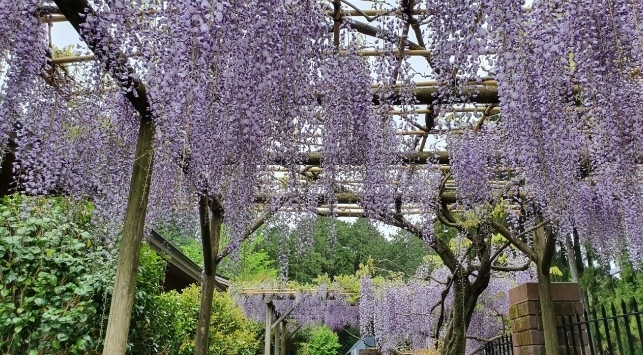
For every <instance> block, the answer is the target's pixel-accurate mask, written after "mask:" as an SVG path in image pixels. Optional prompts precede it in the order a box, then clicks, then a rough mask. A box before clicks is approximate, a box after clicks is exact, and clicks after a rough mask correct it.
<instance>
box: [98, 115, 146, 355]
mask: <svg viewBox="0 0 643 355" xmlns="http://www.w3.org/2000/svg"><path fill="white" fill-rule="evenodd" d="M153 141H154V123H153V122H152V119H151V117H148V116H144V117H142V118H141V123H140V126H139V129H138V139H137V141H136V152H135V154H134V168H133V169H132V179H131V180H130V188H129V196H128V197H127V208H126V209H125V219H124V221H123V237H122V240H121V243H120V246H119V248H118V265H117V267H116V279H115V280H114V291H113V292H112V302H111V305H110V308H109V318H108V320H107V331H106V333H105V343H104V345H103V355H123V354H125V350H126V348H127V336H128V334H129V326H130V320H131V318H132V306H133V305H134V291H135V288H136V272H137V270H138V261H139V256H140V253H141V242H142V241H143V228H144V226H145V214H146V213H147V201H148V197H149V195H150V180H151V176H152V164H153V162H154V151H153V149H152V143H153Z"/></svg>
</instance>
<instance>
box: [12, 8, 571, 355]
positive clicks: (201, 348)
mask: <svg viewBox="0 0 643 355" xmlns="http://www.w3.org/2000/svg"><path fill="white" fill-rule="evenodd" d="M54 3H55V5H56V7H53V8H49V9H43V11H42V13H41V14H40V19H41V20H42V21H43V22H47V23H54V22H62V21H67V22H69V23H70V24H71V25H72V26H73V27H74V28H75V29H76V31H78V33H79V34H80V35H81V36H83V33H84V32H83V31H81V27H82V26H84V25H86V22H85V21H86V18H87V16H86V15H88V14H92V13H94V10H93V9H92V7H91V5H90V4H89V2H88V1H87V0H54ZM330 5H332V6H327V9H326V11H327V14H328V16H329V17H332V18H333V19H334V20H335V21H334V29H333V32H334V41H335V44H336V45H338V44H339V36H340V31H341V29H340V25H341V23H342V21H344V20H345V19H347V18H350V19H351V25H352V28H353V29H355V30H356V31H358V32H360V33H361V34H363V35H365V36H371V37H376V36H379V35H380V34H382V31H384V30H382V29H379V28H377V27H374V26H372V25H370V24H369V23H370V22H371V21H373V19H374V18H375V17H382V16H395V17H398V18H400V19H402V21H404V25H403V26H404V27H403V33H402V35H401V36H398V35H396V34H393V38H394V42H395V44H396V45H397V49H396V50H395V51H393V52H392V54H393V55H395V56H396V57H397V58H398V59H402V58H406V57H419V58H423V59H424V60H425V61H426V63H427V65H428V66H429V68H433V70H435V68H434V66H433V63H432V54H431V51H430V50H428V49H427V48H426V45H425V43H424V41H423V40H422V35H421V32H422V29H421V20H422V18H423V16H426V11H425V10H412V9H414V8H415V7H416V6H415V1H414V0H404V1H402V5H401V6H400V7H399V8H394V9H387V10H382V9H358V8H355V7H354V6H352V5H351V4H350V3H348V2H347V1H343V0H332V1H331V2H330ZM364 21H366V22H364ZM410 31H413V32H414V33H415V36H416V42H417V43H415V42H413V41H411V40H410V39H409V33H410ZM389 37H390V36H389ZM83 39H84V40H85V43H86V44H87V46H88V48H89V49H90V50H91V51H93V52H97V51H98V48H97V47H98V45H99V43H100V41H101V40H104V38H103V39H100V38H89V37H83ZM101 50H102V49H101ZM110 50H112V51H113V52H112V53H110V55H109V56H106V57H100V58H97V57H95V56H94V55H84V56H76V57H63V58H53V59H52V60H51V64H52V65H54V66H58V65H81V64H82V63H86V62H89V61H95V60H97V59H100V60H104V61H105V62H104V63H102V64H104V65H105V66H106V67H107V68H110V73H109V74H110V75H111V76H112V77H113V78H114V79H115V80H114V81H115V82H116V85H117V86H116V89H118V90H120V89H129V90H122V92H123V94H124V95H125V96H126V98H127V100H128V101H129V102H130V104H131V105H132V107H133V108H134V109H135V110H136V111H137V112H138V114H139V115H140V126H139V131H138V139H137V145H136V153H135V159H134V161H135V164H134V168H133V171H132V178H131V189H130V191H129V198H128V205H127V209H126V213H125V219H124V230H123V237H122V242H121V250H122V252H121V254H120V255H119V261H118V269H117V276H116V282H115V287H114V295H115V297H113V298H112V306H111V308H110V312H111V313H110V319H109V323H108V329H107V334H106V339H105V348H104V354H123V353H124V351H125V345H126V342H127V331H128V325H129V320H130V312H131V306H132V300H131V295H133V292H134V284H135V278H136V275H135V272H132V270H136V266H137V264H138V255H139V252H140V244H141V240H142V236H143V225H144V219H145V212H146V208H147V206H146V204H147V198H148V195H149V185H150V174H149V173H148V171H150V170H151V167H152V160H153V159H152V156H153V154H152V152H153V148H152V142H153V136H154V120H155V116H154V115H155V113H154V112H153V111H151V110H150V107H151V105H150V100H149V97H148V94H147V91H146V88H145V84H144V83H143V82H142V81H141V80H140V79H139V78H140V76H139V75H137V74H136V72H135V70H134V68H133V67H131V66H130V65H129V64H128V58H127V56H126V54H125V53H122V52H120V51H119V50H118V49H117V48H110ZM384 54H387V52H385V51H381V50H372V49H364V50H361V51H359V55H361V56H364V57H378V56H382V55H384ZM490 54H493V53H490ZM396 75H397V73H396ZM395 79H397V78H395ZM394 81H395V80H394ZM405 85H406V84H404V83H402V82H398V83H397V84H396V85H395V86H394V88H393V92H394V94H395V97H394V98H393V100H392V103H393V105H394V106H401V104H402V99H401V96H402V91H403V89H404V88H405ZM443 86H444V85H443V83H440V82H437V81H434V80H427V81H420V82H417V83H414V85H413V88H412V92H413V95H414V98H415V100H416V102H417V105H418V106H425V107H423V108H414V109H409V108H406V107H392V108H391V110H390V111H389V115H391V116H399V117H404V118H405V119H407V120H409V121H411V122H410V124H411V125H412V126H413V129H409V130H399V131H397V132H396V134H397V135H398V136H400V137H412V138H413V139H414V147H415V148H414V150H413V151H408V152H405V153H403V156H402V157H401V158H400V160H399V166H397V167H396V168H397V169H400V170H403V169H416V170H418V171H419V170H422V169H435V170H436V171H441V172H442V173H443V174H444V176H445V178H444V180H443V181H442V184H441V185H440V194H439V199H438V201H436V202H438V205H439V206H443V207H444V208H445V210H444V211H443V212H444V213H448V214H449V215H447V216H446V217H447V219H448V218H449V216H450V213H451V210H450V209H451V207H452V205H453V204H454V203H456V202H457V197H458V196H457V194H456V191H455V183H454V180H453V178H452V175H451V173H450V170H451V168H450V165H449V156H448V153H447V152H446V151H443V150H435V149H431V147H430V140H431V139H436V138H435V137H440V135H442V134H444V133H445V132H446V131H447V130H449V131H451V132H453V131H456V132H457V131H459V130H461V129H463V128H464V127H466V126H468V125H469V126H470V122H468V121H466V120H467V119H466V118H463V117H462V115H461V114H463V113H466V114H473V115H474V116H475V122H474V125H473V127H474V129H476V130H477V129H479V128H480V127H481V126H482V125H483V124H484V123H485V122H487V121H491V120H495V119H498V115H499V113H500V112H501V111H500V110H501V107H500V102H499V97H498V83H497V82H496V81H495V80H494V78H487V79H485V80H478V81H475V80H471V81H466V82H464V83H462V85H461V86H460V87H459V91H458V94H457V96H462V97H464V100H460V99H459V98H457V99H454V101H457V100H460V101H461V103H458V104H454V103H453V102H454V101H451V102H449V100H447V99H446V98H445V97H444V96H439V95H437V94H438V93H442V91H441V88H443ZM132 88H133V90H131V89H132ZM407 89H408V88H407ZM372 90H373V100H372V101H373V103H375V104H377V103H378V102H379V99H378V96H377V94H376V91H377V86H376V85H375V86H373V87H372ZM575 90H576V91H578V90H579V88H578V87H576V88H575ZM454 95H455V94H454ZM439 107H441V108H442V111H443V112H448V113H450V116H448V117H449V119H450V120H452V121H454V122H455V123H454V124H452V125H451V126H450V128H449V129H441V128H440V127H439V125H438V123H439V120H444V119H445V117H446V116H444V115H439V114H438V108H439ZM409 117H411V118H410V119H409ZM317 148H318V149H317V151H315V152H313V153H306V154H302V157H301V166H300V167H301V174H300V175H301V176H302V181H305V180H306V179H314V178H315V177H316V176H318V175H319V174H322V173H323V168H322V159H323V156H322V149H321V147H317ZM284 165H285V164H283V161H280V159H275V161H274V165H271V166H269V167H267V169H269V170H272V171H274V172H275V173H279V172H281V171H284V169H286V167H285V166H284ZM352 169H354V166H344V167H341V168H340V171H342V170H344V171H347V172H350V171H351V170H352ZM4 170H5V169H3V171H4ZM508 170H510V169H508V168H506V167H503V166H497V171H498V172H499V174H500V173H502V174H505V175H506V173H507V172H508ZM349 175H350V174H349ZM266 183H267V184H270V183H272V185H273V189H274V186H275V185H277V184H276V183H275V181H272V182H266ZM362 183H363V181H360V180H359V179H354V178H347V179H346V180H345V181H341V182H340V185H341V186H342V187H343V190H344V191H342V192H338V193H337V194H336V195H335V199H334V201H325V200H324V197H323V196H320V198H319V206H318V209H317V211H316V212H317V214H319V215H333V216H339V217H361V216H364V209H363V207H362V206H361V205H360V195H359V193H357V192H355V189H354V187H356V186H359V185H360V184H362ZM391 184H393V185H395V184H399V182H398V181H395V180H393V181H391ZM493 185H494V187H495V188H496V190H498V191H500V192H502V193H508V191H505V188H506V187H507V180H506V178H503V177H499V178H498V180H497V181H494V182H493ZM275 191H277V190H275ZM276 197H280V195H279V193H278V192H277V193H275V194H274V195H271V194H267V195H260V196H257V197H256V200H255V202H256V204H257V209H258V210H259V211H261V213H259V214H258V217H257V218H256V219H255V221H254V222H253V223H252V224H251V225H250V226H249V227H248V229H247V230H246V231H245V233H244V235H245V236H246V237H247V236H249V235H251V234H252V233H253V232H254V231H255V230H257V229H258V228H259V227H260V226H261V225H262V223H263V222H264V221H265V220H266V219H267V218H269V217H271V216H272V214H273V213H274V210H273V209H271V208H270V202H271V201H273V200H274V199H275V198H276ZM140 201H145V202H144V203H140ZM398 202H399V203H398ZM401 205H402V198H401V193H400V194H399V196H396V206H395V210H393V211H392V214H400V215H401V214H405V215H406V214H417V213H422V211H421V210H420V209H419V208H417V207H416V206H414V205H412V204H411V205H406V206H401ZM199 206H200V217H201V218H200V219H201V234H202V237H203V238H202V240H203V251H204V259H205V262H204V268H203V270H204V273H203V275H204V276H203V282H202V287H203V291H202V298H201V304H202V308H201V311H202V316H201V317H200V318H199V326H198V334H197V342H196V349H197V350H196V353H197V354H205V352H206V350H207V328H208V326H209V317H210V316H209V312H210V311H211V303H212V302H211V300H212V292H213V290H214V288H216V287H217V286H216V285H217V280H216V266H217V264H218V263H219V262H220V261H221V259H222V258H224V257H225V256H227V255H229V254H230V253H231V250H230V249H229V248H225V249H223V250H219V239H220V228H221V225H222V223H223V219H222V216H223V210H222V207H221V206H220V204H218V203H217V202H216V201H214V202H212V201H209V200H208V199H207V198H203V199H202V200H201V201H200V203H199ZM286 212H288V210H286ZM292 212H296V210H294V209H293V210H292ZM394 225H395V226H398V227H403V228H410V227H409V226H408V225H405V224H403V223H397V224H394ZM543 225H544V224H541V225H540V226H543ZM413 232H417V233H419V232H418V230H417V229H416V230H413ZM508 233H509V232H508ZM507 238H508V239H509V238H512V236H511V235H510V234H508V235H507ZM518 242H519V241H517V242H516V243H518ZM435 243H436V244H437V245H436V246H435V248H437V249H441V250H444V249H448V247H447V246H446V245H441V244H440V243H444V242H440V241H439V240H438V241H436V242H435ZM525 248H527V247H526V246H525ZM525 250H526V249H525ZM447 256H448V257H449V258H452V259H454V260H455V257H453V256H452V255H447ZM208 304H209V306H208ZM266 309H267V313H266V314H267V316H266V355H269V349H270V342H271V330H274V336H275V341H274V344H275V345H274V347H275V348H274V353H275V355H277V354H283V353H284V351H285V340H286V330H285V326H284V320H285V319H286V318H287V316H288V314H289V313H290V312H286V313H284V314H282V315H276V314H274V305H273V304H272V300H271V299H270V298H268V297H267V298H266ZM291 311H292V310H291Z"/></svg>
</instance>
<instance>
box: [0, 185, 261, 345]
mask: <svg viewBox="0 0 643 355" xmlns="http://www.w3.org/2000/svg"><path fill="white" fill-rule="evenodd" d="M90 216H91V206H89V205H87V204H78V203H70V202H69V201H68V200H65V199H63V198H42V197H40V198H33V197H24V196H13V197H5V198H4V199H2V200H1V204H0V354H26V355H38V354H53V355H62V354H97V353H100V352H101V351H102V341H103V339H102V337H103V336H104V330H105V327H106V326H107V316H108V314H109V305H110V302H111V297H110V295H111V292H112V287H113V282H114V271H115V265H116V263H115V260H114V258H113V257H112V256H111V254H110V252H108V250H106V249H105V248H104V247H103V246H102V244H101V243H96V240H95V238H94V237H92V235H91V234H90V232H89V231H90V230H91V219H90ZM166 264H167V263H166V261H165V260H164V259H163V258H162V257H160V256H158V255H157V254H156V253H155V252H154V251H152V250H151V249H150V248H149V246H147V245H143V247H142V249H141V255H140V263H139V267H138V275H137V279H136V293H135V299H134V307H133V310H132V320H131V326H130V334H129V341H128V353H129V354H137V355H138V354H168V355H170V354H172V355H174V354H176V355H179V354H181V355H182V354H192V353H193V352H194V340H195V337H196V325H197V317H198V313H199V303H200V300H199V297H200V288H199V287H198V286H192V287H190V288H188V289H186V290H184V291H183V292H182V293H177V292H169V293H163V292H162V289H161V284H162V280H163V277H164V275H165V268H166ZM212 311H213V314H212V323H211V324H212V325H211V328H210V354H216V355H232V354H235V355H236V354H240V355H253V354H255V353H257V351H258V349H259V346H260V342H259V341H258V337H259V336H258V333H259V332H260V331H261V327H260V326H259V325H258V324H256V323H253V322H251V321H250V320H248V319H246V318H245V316H244V315H243V313H242V311H241V309H240V308H238V307H236V306H235V305H234V304H233V302H232V300H231V299H230V297H229V296H228V295H227V294H220V293H216V294H215V296H214V300H213V307H212Z"/></svg>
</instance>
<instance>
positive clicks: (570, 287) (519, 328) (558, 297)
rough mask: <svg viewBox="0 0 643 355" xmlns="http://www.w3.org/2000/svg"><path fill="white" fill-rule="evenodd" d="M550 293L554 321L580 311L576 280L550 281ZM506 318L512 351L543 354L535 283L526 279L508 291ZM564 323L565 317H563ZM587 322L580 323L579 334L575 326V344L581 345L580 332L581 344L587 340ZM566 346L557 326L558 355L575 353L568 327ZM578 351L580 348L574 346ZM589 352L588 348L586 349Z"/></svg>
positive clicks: (581, 306)
mask: <svg viewBox="0 0 643 355" xmlns="http://www.w3.org/2000/svg"><path fill="white" fill-rule="evenodd" d="M551 293H552V298H553V301H554V313H555V315H556V325H557V326H560V325H562V324H563V320H562V318H563V317H567V316H570V315H571V316H574V317H575V316H576V313H577V312H578V313H579V314H582V312H583V305H582V303H581V293H580V287H579V286H578V284H577V283H572V282H552V284H551ZM509 319H510V320H511V332H512V341H513V347H514V355H546V354H545V340H544V334H543V328H542V317H541V313H540V296H539V295H538V284H537V283H535V282H529V283H526V284H522V285H520V286H517V287H515V288H513V289H511V290H510V291H509ZM574 319H575V318H574ZM565 321H566V323H568V322H567V318H565ZM586 328H587V327H586V326H584V325H583V326H582V327H581V332H580V333H582V334H579V331H578V327H574V337H575V339H576V346H577V347H579V346H580V345H578V344H579V342H580V338H579V335H581V336H582V337H583V344H584V345H585V346H587V345H588V343H587V334H586V332H587V331H586ZM567 329H568V333H567V337H568V343H569V347H566V346H565V338H564V336H563V332H562V331H561V330H558V344H559V346H560V355H568V351H567V349H568V348H569V355H571V354H574V349H573V344H571V340H570V338H571V331H572V330H571V328H567ZM576 350H577V352H578V353H579V354H580V350H581V349H580V348H577V349H576ZM586 351H587V353H589V349H588V348H587V349H586Z"/></svg>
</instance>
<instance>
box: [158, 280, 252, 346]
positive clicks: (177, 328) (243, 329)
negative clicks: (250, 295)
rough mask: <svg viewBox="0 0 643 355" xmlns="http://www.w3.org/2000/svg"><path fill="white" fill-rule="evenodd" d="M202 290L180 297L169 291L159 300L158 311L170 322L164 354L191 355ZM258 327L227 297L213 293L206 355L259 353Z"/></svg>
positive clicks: (197, 289) (183, 294)
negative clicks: (169, 331) (159, 309)
mask: <svg viewBox="0 0 643 355" xmlns="http://www.w3.org/2000/svg"><path fill="white" fill-rule="evenodd" d="M200 292H201V290H200V288H199V287H198V286H196V285H193V286H191V287H189V288H187V289H185V290H183V292H182V293H178V292H175V291H171V292H168V293H164V294H162V295H160V296H159V297H158V301H159V305H158V306H159V308H161V309H163V313H165V316H162V317H161V318H160V319H159V322H163V321H164V319H168V317H167V315H169V316H170V317H169V319H171V323H168V326H169V327H171V328H172V333H173V334H174V336H173V337H171V338H168V339H170V341H169V342H168V344H166V348H165V349H164V352H162V353H163V354H168V355H191V354H193V353H194V345H195V344H194V343H195V337H196V326H197V320H198V316H199V302H200V299H199V298H200V294H201V293H200ZM260 331H261V327H260V326H259V324H257V323H255V322H252V321H251V320H249V319H247V318H246V317H245V315H244V314H243V311H242V310H241V308H239V307H238V306H236V305H235V304H234V302H233V301H232V299H231V298H230V296H229V295H228V294H227V293H219V292H215V294H214V297H213V300H212V318H211V321H210V337H209V340H210V345H209V353H210V354H212V355H254V354H256V353H257V352H258V351H259V350H260V346H261V343H260V341H259V334H260Z"/></svg>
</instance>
